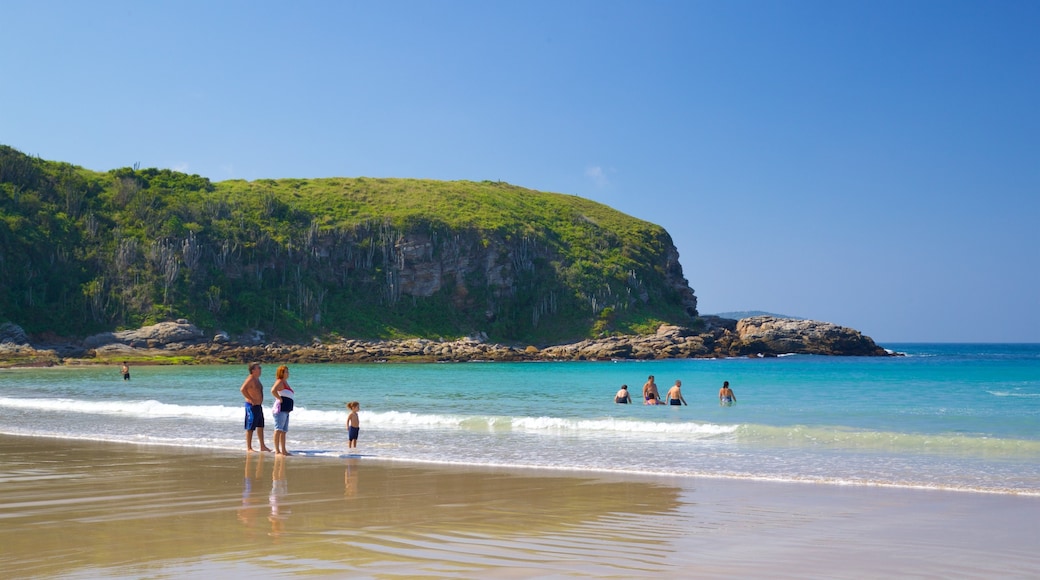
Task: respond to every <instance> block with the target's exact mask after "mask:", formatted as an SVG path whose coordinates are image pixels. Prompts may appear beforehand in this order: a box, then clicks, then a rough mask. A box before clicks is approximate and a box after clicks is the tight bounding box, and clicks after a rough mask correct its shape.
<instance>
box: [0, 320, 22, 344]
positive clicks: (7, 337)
mask: <svg viewBox="0 0 1040 580" xmlns="http://www.w3.org/2000/svg"><path fill="white" fill-rule="evenodd" d="M0 344H29V337H28V336H26V334H25V330H23V329H22V327H21V326H18V325H17V324H14V323H13V322H5V323H3V324H0Z"/></svg>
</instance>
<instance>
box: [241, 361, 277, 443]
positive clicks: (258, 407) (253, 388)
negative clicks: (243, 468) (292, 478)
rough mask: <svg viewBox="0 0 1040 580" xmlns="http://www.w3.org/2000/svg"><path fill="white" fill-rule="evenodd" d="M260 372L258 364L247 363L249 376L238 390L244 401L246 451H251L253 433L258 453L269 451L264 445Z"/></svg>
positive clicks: (262, 394) (262, 391)
mask: <svg viewBox="0 0 1040 580" xmlns="http://www.w3.org/2000/svg"><path fill="white" fill-rule="evenodd" d="M260 371H261V369H260V363H249V376H248V377H246V380H245V381H243V382H242V387H241V388H240V389H239V391H240V392H241V393H242V397H244V398H245V400H246V401H245V408H246V425H245V426H246V451H253V431H256V434H257V436H258V437H257V439H258V440H259V441H260V451H270V450H271V448H270V447H268V446H267V445H265V444H264V407H263V404H264V386H263V385H261V384H260Z"/></svg>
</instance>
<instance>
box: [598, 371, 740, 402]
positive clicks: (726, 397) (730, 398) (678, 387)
mask: <svg viewBox="0 0 1040 580" xmlns="http://www.w3.org/2000/svg"><path fill="white" fill-rule="evenodd" d="M666 399H667V402H665V400H662V399H661V394H660V393H659V392H658V391H657V383H655V382H654V375H650V378H648V379H647V380H646V383H644V384H643V402H644V404H646V405H675V406H678V405H685V404H686V398H685V397H683V395H682V381H680V380H676V381H675V384H674V385H672V388H670V389H668V393H666ZM614 402H615V403H619V404H623V405H624V404H628V403H631V402H632V395H630V394H629V392H628V385H621V389H619V390H618V392H617V394H615V395H614ZM736 402H737V396H736V395H735V394H733V389H731V388H729V381H723V382H722V388H721V389H719V404H720V405H724V406H730V405H732V404H733V403H736Z"/></svg>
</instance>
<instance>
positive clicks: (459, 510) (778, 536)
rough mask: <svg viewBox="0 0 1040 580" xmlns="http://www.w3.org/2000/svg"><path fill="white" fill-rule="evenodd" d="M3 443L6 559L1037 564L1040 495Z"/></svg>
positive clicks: (389, 564) (747, 566)
mask: <svg viewBox="0 0 1040 580" xmlns="http://www.w3.org/2000/svg"><path fill="white" fill-rule="evenodd" d="M0 449H2V451H0V457H2V468H0V482H2V485H0V520H2V522H3V525H2V527H0V545H2V546H3V552H2V554H3V555H2V556H0V567H2V569H3V570H4V575H5V577H9V578H12V577H17V578H24V577H56V576H60V577H69V578H86V577H121V578H128V577H176V578H204V577H205V578H209V577H246V576H249V577H254V578H256V577H276V576H290V575H299V574H310V575H327V576H334V577H337V576H338V577H351V578H375V577H380V578H385V577H420V576H421V577H455V578H487V577H494V578H531V577H542V578H546V577H601V578H631V577H666V576H667V577H688V578H705V577H771V578H777V577H786V578H807V577H812V578H864V577H872V578H881V577H892V576H897V577H931V578H949V577H960V578H994V577H1002V578H1032V577H1037V576H1038V575H1040V554H1037V552H1036V540H1037V538H1038V537H1040V498H1036V497H1017V496H1007V495H986V494H972V493H963V492H937V491H924V490H912V489H892V488H874V487H838V486H821V485H811V484H790V483H770V482H750V481H739V480H724V479H694V478H674V479H673V478H660V477H635V476H633V477H619V476H616V475H612V476H603V477H599V476H595V475H590V474H588V473H581V474H579V473H569V472H559V471H532V470H523V471H521V470H514V469H509V470H506V469H501V470H500V469H492V468H469V467H463V466H455V467H446V466H438V465H421V464H405V463H395V462H387V461H381V460H379V459H378V458H374V457H365V456H363V455H362V456H360V457H343V458H339V459H333V458H322V457H307V456H305V455H303V456H301V455H296V456H292V457H287V458H280V457H276V456H273V455H270V454H263V455H261V454H246V453H228V452H214V451H209V450H202V449H184V448H167V447H156V446H135V445H126V444H110V443H94V442H90V441H81V440H59V439H42V438H29V437H13V436H0ZM362 453H364V452H363V451H362Z"/></svg>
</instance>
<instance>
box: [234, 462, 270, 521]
mask: <svg viewBox="0 0 1040 580" xmlns="http://www.w3.org/2000/svg"><path fill="white" fill-rule="evenodd" d="M254 463H255V464H256V465H255V466H254V465H253V464H254ZM263 467H264V455H263V453H247V454H246V469H245V476H244V479H243V480H242V506H241V507H240V508H238V521H240V522H242V523H243V524H245V525H247V526H249V527H252V526H253V524H254V523H255V522H256V515H257V510H258V509H259V507H260V504H259V502H258V501H257V499H256V498H255V497H253V484H254V483H256V481H258V480H259V479H260V474H261V473H262V470H263Z"/></svg>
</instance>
